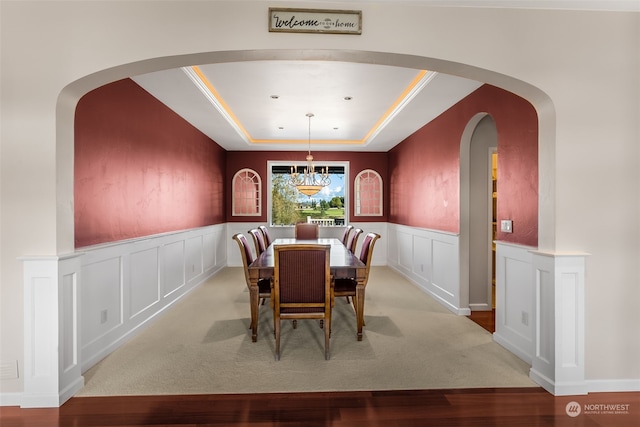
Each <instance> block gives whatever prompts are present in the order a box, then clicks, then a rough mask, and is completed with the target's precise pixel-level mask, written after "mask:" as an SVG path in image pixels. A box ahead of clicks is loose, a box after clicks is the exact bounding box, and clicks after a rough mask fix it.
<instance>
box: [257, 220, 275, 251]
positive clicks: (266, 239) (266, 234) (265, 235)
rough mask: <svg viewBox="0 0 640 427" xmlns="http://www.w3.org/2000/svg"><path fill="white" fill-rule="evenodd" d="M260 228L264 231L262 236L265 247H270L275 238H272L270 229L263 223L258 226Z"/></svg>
mask: <svg viewBox="0 0 640 427" xmlns="http://www.w3.org/2000/svg"><path fill="white" fill-rule="evenodd" d="M258 230H260V231H261V232H262V237H263V238H264V245H265V247H269V245H271V243H273V239H272V238H271V235H270V234H269V230H268V229H267V227H266V226H264V225H261V226H260V227H258Z"/></svg>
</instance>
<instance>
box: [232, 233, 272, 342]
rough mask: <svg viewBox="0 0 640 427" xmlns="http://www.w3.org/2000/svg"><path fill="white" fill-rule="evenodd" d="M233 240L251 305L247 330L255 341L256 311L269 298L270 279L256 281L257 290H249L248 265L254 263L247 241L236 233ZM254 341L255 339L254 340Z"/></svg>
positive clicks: (242, 235)
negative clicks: (240, 260) (236, 246)
mask: <svg viewBox="0 0 640 427" xmlns="http://www.w3.org/2000/svg"><path fill="white" fill-rule="evenodd" d="M233 240H235V241H236V242H237V243H238V247H239V248H240V255H241V256H242V265H243V267H244V279H245V281H246V284H247V288H249V302H250V305H251V325H250V326H249V328H250V329H251V331H252V337H256V339H257V331H258V311H259V307H260V300H262V303H263V304H264V301H265V300H266V299H267V298H271V279H260V280H258V287H257V289H255V290H254V289H252V288H251V281H250V280H249V265H251V263H252V262H253V261H254V258H253V254H252V252H251V247H250V246H249V241H248V240H247V238H246V237H245V236H244V234H242V233H237V234H235V235H234V236H233ZM254 341H255V339H254Z"/></svg>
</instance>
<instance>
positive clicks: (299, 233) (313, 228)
mask: <svg viewBox="0 0 640 427" xmlns="http://www.w3.org/2000/svg"><path fill="white" fill-rule="evenodd" d="M318 228H319V227H318V224H314V223H310V222H298V223H297V224H296V239H298V240H316V239H317V238H318V232H319V231H318Z"/></svg>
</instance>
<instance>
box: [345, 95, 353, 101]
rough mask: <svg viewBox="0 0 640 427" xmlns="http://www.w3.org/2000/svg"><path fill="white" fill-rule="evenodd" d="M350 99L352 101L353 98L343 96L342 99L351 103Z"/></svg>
mask: <svg viewBox="0 0 640 427" xmlns="http://www.w3.org/2000/svg"><path fill="white" fill-rule="evenodd" d="M352 99H353V98H352V97H350V96H345V97H344V100H345V101H351V100H352Z"/></svg>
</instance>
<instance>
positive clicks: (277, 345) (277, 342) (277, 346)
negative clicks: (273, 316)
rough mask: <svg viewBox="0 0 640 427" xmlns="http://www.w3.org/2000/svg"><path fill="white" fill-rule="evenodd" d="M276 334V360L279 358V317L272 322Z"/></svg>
mask: <svg viewBox="0 0 640 427" xmlns="http://www.w3.org/2000/svg"><path fill="white" fill-rule="evenodd" d="M274 329H275V334H276V361H278V360H280V319H278V320H277V321H276V322H275V324H274Z"/></svg>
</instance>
